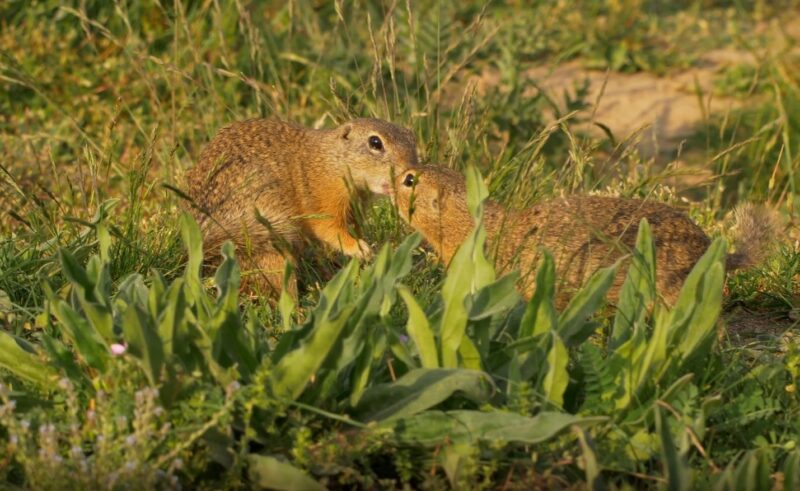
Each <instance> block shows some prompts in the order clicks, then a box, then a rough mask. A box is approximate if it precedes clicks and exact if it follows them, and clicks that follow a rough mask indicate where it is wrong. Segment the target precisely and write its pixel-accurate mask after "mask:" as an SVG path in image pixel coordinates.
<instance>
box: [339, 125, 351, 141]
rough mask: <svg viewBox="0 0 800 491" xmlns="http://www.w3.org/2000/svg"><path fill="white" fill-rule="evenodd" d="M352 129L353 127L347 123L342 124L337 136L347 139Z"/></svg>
mask: <svg viewBox="0 0 800 491" xmlns="http://www.w3.org/2000/svg"><path fill="white" fill-rule="evenodd" d="M352 130H353V127H352V126H351V125H349V124H343V125H342V126H340V127H339V137H340V138H341V139H342V140H347V139H349V137H350V132H351V131H352Z"/></svg>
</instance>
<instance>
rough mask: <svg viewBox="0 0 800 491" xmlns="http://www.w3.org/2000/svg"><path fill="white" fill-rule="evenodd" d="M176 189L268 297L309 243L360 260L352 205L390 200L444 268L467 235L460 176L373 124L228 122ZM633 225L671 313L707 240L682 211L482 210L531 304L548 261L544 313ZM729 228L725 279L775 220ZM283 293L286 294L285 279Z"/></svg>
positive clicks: (602, 204)
mask: <svg viewBox="0 0 800 491" xmlns="http://www.w3.org/2000/svg"><path fill="white" fill-rule="evenodd" d="M186 178H187V191H188V193H187V194H188V195H189V196H190V197H191V198H192V200H193V207H192V214H193V215H194V217H195V219H196V220H197V222H198V223H199V225H200V228H201V231H202V233H203V242H204V250H205V251H206V254H207V258H208V259H209V260H211V259H212V258H213V257H214V256H217V255H218V251H219V247H220V246H221V245H222V243H223V242H225V241H227V240H230V241H232V242H233V243H234V245H235V246H236V254H237V257H238V259H239V261H240V264H241V265H242V270H243V271H244V272H245V275H244V278H245V284H244V287H245V288H246V289H248V290H251V291H256V292H260V293H262V294H266V295H268V296H271V297H273V298H274V297H275V296H277V295H278V294H279V292H280V290H281V287H282V279H283V270H284V261H286V260H289V261H290V262H293V263H296V261H297V259H298V258H299V257H300V255H301V253H302V251H303V248H304V247H305V246H306V245H307V244H308V242H309V241H318V242H322V243H323V244H326V245H327V246H329V247H331V248H333V249H334V250H338V251H341V252H342V253H344V254H345V255H347V256H353V257H358V258H362V259H367V258H369V257H370V256H371V249H370V247H369V245H368V244H367V243H366V242H364V241H363V240H360V239H357V238H355V237H353V236H352V234H351V233H350V232H349V230H351V229H352V226H351V225H350V223H349V222H350V220H351V215H352V202H353V198H354V197H355V199H363V198H365V197H366V195H368V194H369V193H373V194H378V195H384V196H389V198H390V199H391V200H392V202H393V203H394V204H395V206H396V207H397V209H398V211H399V216H400V217H402V219H403V220H404V221H406V222H407V223H408V224H409V225H410V226H411V227H413V228H414V229H416V230H418V231H419V232H420V233H421V234H422V236H423V237H424V238H425V240H426V241H427V242H428V244H430V246H431V247H432V248H433V249H434V250H435V251H436V253H437V254H438V256H439V258H440V259H441V260H442V262H443V263H444V264H445V265H447V264H449V262H450V260H451V259H452V257H453V255H454V254H455V252H456V250H457V248H458V247H459V245H460V244H461V243H462V242H463V240H464V239H465V238H466V237H467V235H468V234H469V232H470V231H471V230H472V228H473V227H474V220H473V218H472V216H471V215H470V213H469V211H468V208H467V200H466V185H465V178H464V177H463V176H462V175H461V174H460V173H458V172H456V171H454V170H451V169H448V168H445V167H441V166H430V165H420V164H419V161H418V157H417V141H416V138H415V137H414V134H413V133H412V132H411V131H410V130H408V129H406V128H402V127H399V126H397V125H394V124H392V123H389V122H386V121H383V120H379V119H354V120H351V121H347V122H345V123H343V124H341V125H340V126H338V127H336V128H333V129H309V128H304V127H301V126H296V125H293V124H289V123H285V122H280V121H275V120H270V119H254V120H248V121H242V122H236V123H233V124H231V125H229V126H226V127H224V128H222V129H221V130H220V131H219V132H218V133H217V134H216V136H214V138H213V139H212V140H211V141H210V142H209V144H208V145H207V146H206V147H205V148H204V149H203V151H202V153H201V155H200V159H199V161H198V162H197V164H196V165H195V166H194V167H193V168H191V169H190V170H189V171H188V172H187V175H186ZM642 218H646V219H647V221H648V222H649V224H650V226H651V230H652V234H653V239H654V243H655V246H656V265H657V266H656V291H657V292H658V294H659V295H660V296H661V297H662V298H663V300H664V301H665V302H666V303H667V304H673V303H674V302H675V300H676V299H677V296H678V293H679V292H680V289H681V286H682V285H683V282H684V280H685V279H686V276H687V275H688V274H689V272H690V271H691V269H692V267H693V266H694V265H695V263H696V262H697V261H698V259H700V257H701V256H702V255H703V253H704V252H705V251H706V249H707V248H708V246H709V245H710V242H711V241H710V239H709V238H708V236H706V234H705V233H704V232H703V230H702V229H700V227H698V226H697V225H696V224H695V223H694V222H692V220H691V219H690V218H689V217H688V216H687V215H686V214H685V213H683V212H682V211H680V210H678V209H676V208H673V207H670V206H668V205H666V204H663V203H658V202H654V201H647V200H640V199H625V198H611V197H600V196H580V195H573V196H566V197H562V198H555V199H551V200H547V201H542V202H540V203H537V204H535V205H534V206H532V207H529V208H526V209H520V210H510V209H506V208H504V207H503V206H501V205H500V204H498V203H496V202H494V201H492V200H487V201H485V202H484V215H483V223H484V226H485V228H486V231H487V249H489V248H491V253H490V251H488V250H487V255H488V256H489V257H491V258H492V259H493V260H494V263H495V266H496V269H497V271H498V273H501V274H502V273H506V272H509V271H512V270H518V271H519V272H520V277H519V278H520V279H519V282H518V289H519V291H520V293H522V294H523V296H524V297H526V298H530V297H531V295H532V294H533V289H534V287H535V284H534V277H535V271H536V268H537V265H538V262H539V259H540V258H541V255H542V250H543V249H547V250H548V251H550V253H551V254H552V256H553V259H554V262H555V267H556V278H557V297H556V303H557V305H558V306H559V307H563V306H564V305H565V304H566V302H567V301H568V300H569V298H570V297H571V295H572V294H573V293H574V292H575V291H577V289H579V288H580V287H581V285H582V284H583V283H584V282H585V281H586V280H587V279H588V278H589V277H590V276H591V275H592V274H593V273H594V272H595V271H597V270H598V269H599V268H602V267H605V266H609V265H611V264H614V263H615V262H616V261H617V260H618V259H620V258H622V257H626V256H628V255H629V254H630V251H632V250H633V248H634V247H635V243H636V236H637V233H638V226H639V222H640V220H641V219H642ZM735 227H736V230H737V232H736V235H735V237H734V248H735V252H733V253H732V254H729V255H728V258H727V262H726V269H727V270H728V271H730V270H734V269H739V268H747V267H751V266H753V265H755V264H757V263H759V262H760V261H762V260H763V259H764V257H765V255H766V254H767V251H768V248H769V246H770V243H771V241H772V239H773V237H774V236H775V228H776V221H775V220H774V219H773V217H772V214H771V212H769V210H767V209H766V208H764V207H757V206H753V205H742V206H740V207H739V208H737V210H736V212H735ZM625 274H626V268H625V267H622V268H619V270H618V274H617V277H616V278H615V280H614V283H613V285H612V287H611V289H610V290H609V294H608V297H607V298H608V300H609V302H611V303H612V304H614V303H615V302H616V300H617V298H618V294H619V290H620V288H621V286H622V283H623V281H624V278H625ZM290 288H291V289H292V294H294V295H296V283H295V282H294V280H293V282H292V284H291V285H290Z"/></svg>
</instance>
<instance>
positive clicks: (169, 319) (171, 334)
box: [157, 278, 186, 356]
mask: <svg viewBox="0 0 800 491" xmlns="http://www.w3.org/2000/svg"><path fill="white" fill-rule="evenodd" d="M163 297H164V299H165V301H164V310H163V311H161V312H160V313H159V315H158V319H157V321H158V336H159V338H161V342H162V343H163V346H164V354H165V355H166V356H170V355H172V353H173V351H175V350H174V346H175V345H176V344H177V343H178V342H180V341H181V340H179V337H180V335H179V331H180V328H181V324H182V323H183V321H184V313H185V311H186V298H185V295H184V291H183V278H176V279H175V281H173V282H172V284H171V285H170V286H169V289H168V290H167V291H166V293H165V294H164V295H163Z"/></svg>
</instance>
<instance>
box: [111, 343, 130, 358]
mask: <svg viewBox="0 0 800 491" xmlns="http://www.w3.org/2000/svg"><path fill="white" fill-rule="evenodd" d="M126 351H128V345H127V344H124V343H123V344H119V343H114V344H112V345H111V354H112V355H114V356H120V355H124V354H125V352H126Z"/></svg>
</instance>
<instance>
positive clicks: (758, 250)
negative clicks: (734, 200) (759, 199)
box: [726, 203, 779, 271]
mask: <svg viewBox="0 0 800 491" xmlns="http://www.w3.org/2000/svg"><path fill="white" fill-rule="evenodd" d="M732 226H733V228H734V234H733V246H734V248H735V252H733V253H732V254H729V255H728V259H727V264H726V266H727V270H728V271H732V270H735V269H746V268H752V267H753V266H756V265H758V264H761V263H762V262H763V261H764V260H765V259H766V258H767V257H768V256H769V254H770V252H771V250H772V248H773V246H774V245H775V242H776V239H777V237H778V227H779V223H778V217H777V214H776V213H775V212H774V211H772V210H770V209H769V208H767V207H766V206H763V205H754V204H753V203H743V204H741V205H739V206H737V207H736V208H734V210H733V223H732Z"/></svg>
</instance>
